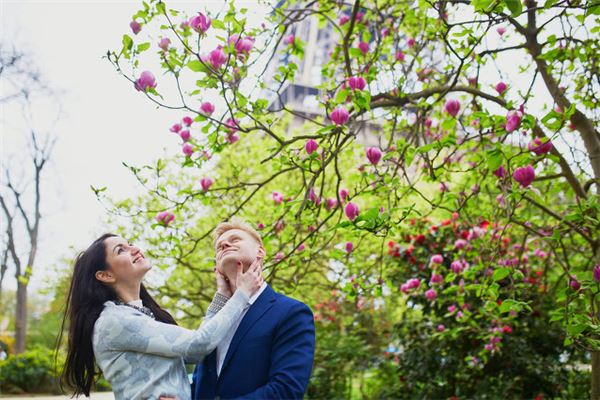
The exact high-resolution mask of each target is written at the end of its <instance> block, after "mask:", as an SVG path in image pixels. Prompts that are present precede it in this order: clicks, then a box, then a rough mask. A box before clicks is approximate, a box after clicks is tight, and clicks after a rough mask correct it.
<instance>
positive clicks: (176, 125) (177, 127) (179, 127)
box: [169, 124, 181, 133]
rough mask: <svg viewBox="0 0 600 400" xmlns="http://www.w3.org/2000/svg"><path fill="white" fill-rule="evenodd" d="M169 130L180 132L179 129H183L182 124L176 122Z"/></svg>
mask: <svg viewBox="0 0 600 400" xmlns="http://www.w3.org/2000/svg"><path fill="white" fill-rule="evenodd" d="M169 130H170V131H171V132H173V133H179V131H180V130H181V124H174V125H173V126H172V127H170V128H169Z"/></svg>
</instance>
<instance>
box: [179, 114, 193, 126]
mask: <svg viewBox="0 0 600 400" xmlns="http://www.w3.org/2000/svg"><path fill="white" fill-rule="evenodd" d="M181 121H182V122H183V124H184V125H186V126H190V125H192V122H194V120H193V119H192V118H191V117H187V116H186V117H183V119H182V120H181Z"/></svg>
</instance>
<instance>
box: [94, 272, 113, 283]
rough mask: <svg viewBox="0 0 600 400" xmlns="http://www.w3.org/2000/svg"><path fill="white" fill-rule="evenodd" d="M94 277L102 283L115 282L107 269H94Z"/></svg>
mask: <svg viewBox="0 0 600 400" xmlns="http://www.w3.org/2000/svg"><path fill="white" fill-rule="evenodd" d="M96 279H98V280H99V281H100V282H103V283H114V282H115V277H114V276H113V274H111V273H110V272H109V271H96Z"/></svg>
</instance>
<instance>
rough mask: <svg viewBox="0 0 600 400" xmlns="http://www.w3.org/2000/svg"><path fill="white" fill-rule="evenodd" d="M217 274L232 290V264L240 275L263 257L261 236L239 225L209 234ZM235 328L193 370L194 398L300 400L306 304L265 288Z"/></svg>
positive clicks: (308, 358) (310, 334) (307, 365)
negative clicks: (242, 270) (212, 239)
mask: <svg viewBox="0 0 600 400" xmlns="http://www.w3.org/2000/svg"><path fill="white" fill-rule="evenodd" d="M214 237H215V252H216V265H217V271H218V272H220V273H222V274H223V275H224V277H225V279H226V280H227V281H228V282H229V285H230V288H231V290H232V292H234V291H235V287H236V286H235V284H236V283H235V277H236V268H237V263H238V262H241V263H242V264H243V266H244V271H245V270H246V269H247V268H248V267H249V266H250V264H252V262H253V261H254V260H255V259H256V258H259V259H262V258H264V257H265V254H266V252H265V248H264V246H263V243H262V239H261V237H260V235H259V234H258V233H257V232H256V231H255V230H254V229H253V228H252V227H250V226H249V225H247V224H245V223H242V222H237V221H234V222H227V223H221V224H219V225H218V226H217V228H216V229H215V232H214ZM249 304H250V305H249V306H248V307H247V309H246V310H245V311H244V312H243V313H242V315H241V317H240V320H239V324H237V325H234V326H233V327H232V328H231V330H230V331H229V334H228V335H227V336H225V339H224V340H223V341H222V342H221V343H220V344H219V346H218V347H217V349H216V350H215V351H214V352H213V353H211V354H210V355H208V356H207V357H206V358H205V359H204V362H203V363H202V364H199V365H197V366H196V370H195V371H194V377H193V383H192V397H193V398H194V399H214V398H221V399H233V398H243V399H300V398H302V397H303V396H304V392H305V391H306V387H307V386H308V380H309V378H310V374H311V371H312V365H313V358H314V351H315V327H314V320H313V314H312V312H311V310H310V308H308V307H307V306H306V305H305V304H303V303H301V302H299V301H297V300H294V299H291V298H289V297H287V296H284V295H281V294H279V293H276V292H275V291H274V290H273V289H271V287H270V286H269V285H267V284H266V283H264V284H263V286H262V287H261V288H260V289H259V291H258V292H257V293H256V294H255V295H254V296H253V297H252V298H251V299H250V301H249Z"/></svg>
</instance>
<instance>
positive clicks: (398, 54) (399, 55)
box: [396, 50, 406, 62]
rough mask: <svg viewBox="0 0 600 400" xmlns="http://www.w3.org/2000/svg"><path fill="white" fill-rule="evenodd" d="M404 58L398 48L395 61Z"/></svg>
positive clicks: (401, 60)
mask: <svg viewBox="0 0 600 400" xmlns="http://www.w3.org/2000/svg"><path fill="white" fill-rule="evenodd" d="M405 58H406V57H405V56H404V53H403V52H402V50H398V51H397V52H396V61H400V62H404V59H405Z"/></svg>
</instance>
